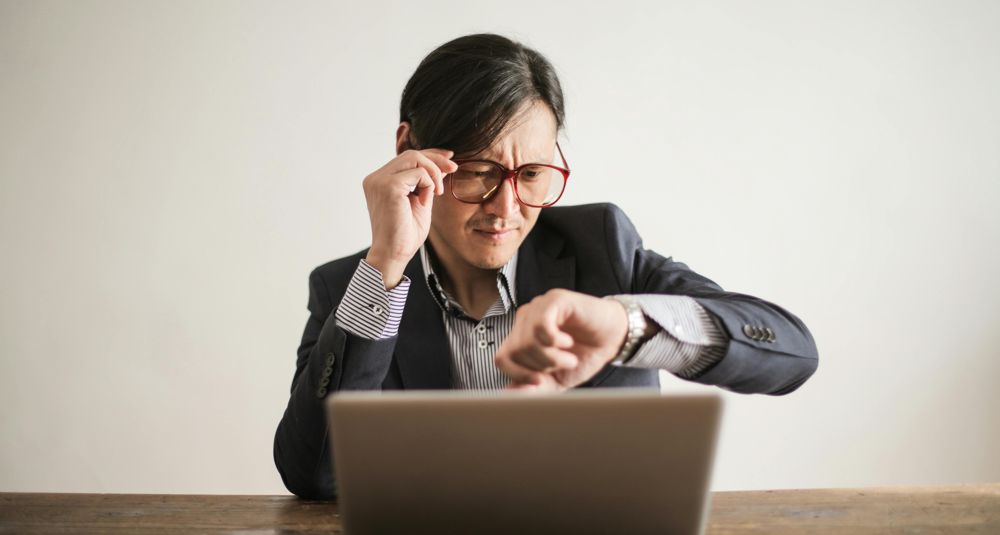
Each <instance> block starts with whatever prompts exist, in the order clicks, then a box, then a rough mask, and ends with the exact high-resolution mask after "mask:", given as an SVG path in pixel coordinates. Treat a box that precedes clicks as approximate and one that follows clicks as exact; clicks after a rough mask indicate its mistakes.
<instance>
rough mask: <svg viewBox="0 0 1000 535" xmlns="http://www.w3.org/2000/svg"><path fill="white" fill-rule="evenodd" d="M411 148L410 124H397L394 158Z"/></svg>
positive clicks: (404, 122)
mask: <svg viewBox="0 0 1000 535" xmlns="http://www.w3.org/2000/svg"><path fill="white" fill-rule="evenodd" d="M412 148H413V145H412V144H410V123H409V122H407V121H403V122H401V123H399V128H397V129H396V156H399V155H400V154H402V153H403V151H406V150H409V149H412Z"/></svg>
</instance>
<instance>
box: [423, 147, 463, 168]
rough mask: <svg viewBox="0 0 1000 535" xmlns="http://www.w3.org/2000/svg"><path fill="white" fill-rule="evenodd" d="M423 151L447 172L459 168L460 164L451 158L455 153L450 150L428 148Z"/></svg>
mask: <svg viewBox="0 0 1000 535" xmlns="http://www.w3.org/2000/svg"><path fill="white" fill-rule="evenodd" d="M421 153H422V154H423V155H424V156H427V157H428V158H430V159H431V160H433V161H434V163H435V164H437V166H438V167H439V168H440V169H441V170H442V171H444V172H445V173H446V174H447V173H453V172H455V170H456V169H458V164H456V163H455V162H453V161H452V160H451V159H452V157H454V155H455V153H454V152H452V151H450V150H444V149H426V150H423V151H421Z"/></svg>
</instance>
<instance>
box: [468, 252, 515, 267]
mask: <svg viewBox="0 0 1000 535" xmlns="http://www.w3.org/2000/svg"><path fill="white" fill-rule="evenodd" d="M505 249H506V248H505ZM515 251H517V248H516V247H515V248H512V249H510V250H509V251H507V250H504V251H498V250H495V249H494V250H492V251H483V252H482V253H480V254H475V256H473V257H471V258H467V259H466V262H468V263H469V264H470V265H473V266H475V267H477V268H479V269H500V268H502V267H503V266H504V264H506V263H507V262H509V261H510V259H511V258H512V257H513V256H514V252H515ZM470 252H471V251H470Z"/></svg>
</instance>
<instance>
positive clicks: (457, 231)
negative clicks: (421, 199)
mask: <svg viewBox="0 0 1000 535" xmlns="http://www.w3.org/2000/svg"><path fill="white" fill-rule="evenodd" d="M555 144H556V120H555V116H554V115H553V114H552V111H551V110H549V108H548V106H546V105H545V104H542V103H534V104H532V105H530V108H528V109H527V110H526V111H524V113H523V114H522V115H520V116H518V117H517V118H516V119H515V120H514V124H513V126H512V127H511V128H510V129H509V130H508V131H507V132H506V134H504V135H503V136H502V137H500V139H498V140H497V141H496V143H494V144H493V145H492V146H490V147H489V148H488V149H486V150H485V151H483V152H481V153H479V154H475V155H462V156H461V157H462V158H465V159H484V160H493V161H495V162H498V163H500V164H502V165H503V166H505V167H507V168H508V169H514V168H516V167H517V166H519V165H524V164H526V163H552V159H553V156H554V151H555V146H556V145H555ZM540 210H541V208H532V207H530V206H525V205H523V204H521V203H520V202H518V200H517V197H516V196H515V195H514V188H513V185H512V184H511V182H510V181H509V180H507V181H504V182H503V184H501V186H500V190H499V191H497V192H496V194H494V195H493V197H491V198H490V199H489V200H488V201H486V202H484V203H482V204H468V203H464V202H462V201H459V200H458V199H456V198H455V197H454V196H453V195H452V193H451V185H450V181H449V180H445V193H444V195H442V196H440V197H438V198H436V199H434V208H433V211H432V215H431V229H430V233H429V238H430V240H431V245H433V246H434V251H435V253H437V255H438V257H440V259H441V261H442V262H443V263H444V264H445V266H446V267H452V268H453V269H454V268H457V269H458V270H460V271H466V270H467V268H478V269H485V270H495V269H499V268H500V267H502V266H503V265H504V264H506V263H507V261H508V260H510V259H511V257H512V256H514V252H515V251H517V248H518V247H520V245H521V242H523V241H524V238H525V237H527V236H528V232H530V231H531V229H532V228H533V227H534V226H535V221H536V220H537V219H538V212H539V211H540ZM452 275H453V276H459V273H453V274H452Z"/></svg>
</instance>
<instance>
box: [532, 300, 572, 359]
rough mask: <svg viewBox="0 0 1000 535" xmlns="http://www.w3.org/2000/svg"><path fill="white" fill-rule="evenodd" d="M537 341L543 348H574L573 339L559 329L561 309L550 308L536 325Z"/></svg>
mask: <svg viewBox="0 0 1000 535" xmlns="http://www.w3.org/2000/svg"><path fill="white" fill-rule="evenodd" d="M533 334H534V335H535V340H536V341H537V342H538V343H539V344H541V345H543V346H551V347H558V348H564V349H565V348H569V347H572V346H573V337H572V336H570V335H569V333H566V332H564V331H563V330H562V329H560V327H559V309H558V308H557V307H555V306H549V307H548V308H547V309H546V310H545V311H544V312H543V313H542V315H541V318H540V319H539V322H538V323H537V324H536V325H535V328H534V332H533Z"/></svg>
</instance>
